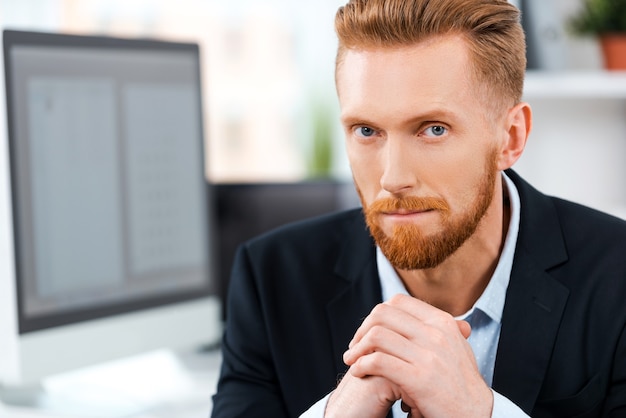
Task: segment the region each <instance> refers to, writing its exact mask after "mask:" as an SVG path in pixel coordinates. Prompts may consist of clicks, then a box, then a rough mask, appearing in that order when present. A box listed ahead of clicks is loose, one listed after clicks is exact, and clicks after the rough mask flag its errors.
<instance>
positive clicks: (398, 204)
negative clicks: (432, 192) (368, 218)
mask: <svg viewBox="0 0 626 418" xmlns="http://www.w3.org/2000/svg"><path fill="white" fill-rule="evenodd" d="M397 210H408V211H426V210H438V211H442V212H445V213H447V212H449V211H450V206H449V205H448V203H447V202H446V201H445V200H444V199H440V198H437V197H416V196H403V197H388V198H385V199H378V200H375V201H374V202H372V204H371V205H370V206H369V207H368V208H367V211H368V212H369V213H381V212H393V211H397Z"/></svg>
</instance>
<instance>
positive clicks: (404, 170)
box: [380, 138, 417, 195]
mask: <svg viewBox="0 0 626 418" xmlns="http://www.w3.org/2000/svg"><path fill="white" fill-rule="evenodd" d="M408 141H410V139H408ZM408 145H410V144H407V140H405V139H402V138H387V141H386V144H385V149H384V151H383V152H382V153H381V155H382V157H381V158H383V159H384V161H383V167H384V171H383V175H382V177H381V179H380V185H381V187H382V188H383V190H385V191H387V192H388V193H390V194H394V195H398V194H405V193H407V192H408V191H409V190H411V189H413V188H414V187H415V186H416V184H417V177H416V175H415V171H416V170H415V169H416V163H417V161H416V160H415V158H414V155H412V153H411V152H410V151H411V150H410V146H408Z"/></svg>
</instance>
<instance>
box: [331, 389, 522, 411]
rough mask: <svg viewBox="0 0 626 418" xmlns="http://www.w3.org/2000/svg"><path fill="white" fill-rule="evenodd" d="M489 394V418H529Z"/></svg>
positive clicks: (513, 406) (503, 399)
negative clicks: (490, 397)
mask: <svg viewBox="0 0 626 418" xmlns="http://www.w3.org/2000/svg"><path fill="white" fill-rule="evenodd" d="M491 392H492V393H493V410H492V411H491V418H529V416H528V415H526V414H525V413H524V411H522V410H521V409H520V407H519V406H517V405H515V404H514V403H513V402H511V401H510V400H509V399H507V398H505V397H504V396H502V395H500V394H499V393H498V392H496V391H495V390H493V389H492V390H491ZM322 416H323V415H322Z"/></svg>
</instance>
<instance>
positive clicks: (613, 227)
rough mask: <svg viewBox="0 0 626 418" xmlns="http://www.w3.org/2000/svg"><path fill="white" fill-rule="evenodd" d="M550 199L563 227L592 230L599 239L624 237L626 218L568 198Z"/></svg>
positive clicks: (625, 236)
mask: <svg viewBox="0 0 626 418" xmlns="http://www.w3.org/2000/svg"><path fill="white" fill-rule="evenodd" d="M552 199H553V201H554V205H555V207H556V210H557V212H558V214H559V219H560V221H561V222H562V225H563V226H564V228H566V229H569V228H572V229H576V230H579V231H581V232H585V233H587V232H592V235H595V236H598V237H599V238H600V239H607V238H610V237H615V238H620V237H621V238H622V239H625V238H626V220H624V219H621V218H619V217H617V216H614V215H611V214H608V213H606V212H602V211H600V210H597V209H594V208H590V207H588V206H584V205H581V204H578V203H574V202H570V201H568V200H564V199H560V198H556V197H553V198H552ZM624 243H625V244H626V241H624Z"/></svg>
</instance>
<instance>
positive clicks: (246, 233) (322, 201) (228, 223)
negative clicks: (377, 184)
mask: <svg viewBox="0 0 626 418" xmlns="http://www.w3.org/2000/svg"><path fill="white" fill-rule="evenodd" d="M213 188H214V191H213V193H214V198H215V201H216V208H217V210H216V218H217V237H218V238H217V239H218V241H217V243H218V245H217V253H218V254H219V260H220V263H219V270H218V271H219V274H218V278H219V280H218V285H219V286H218V289H219V294H220V299H221V300H224V301H225V300H226V297H227V294H228V286H229V282H230V272H231V268H232V263H233V260H234V258H235V252H236V250H237V248H238V247H239V245H241V244H242V243H244V242H245V241H247V240H249V239H250V238H253V237H255V236H257V235H260V234H262V233H264V232H267V231H269V230H271V229H274V228H277V227H280V226H282V225H285V224H287V223H291V222H295V221H300V220H303V219H306V218H311V217H315V216H320V215H324V214H328V213H331V212H336V211H339V210H344V209H351V208H354V207H359V206H360V201H359V197H358V195H357V193H356V190H355V188H354V185H353V183H352V181H346V180H340V179H317V180H305V181H297V182H256V183H218V184H214V185H213ZM223 306H224V308H225V307H226V304H224V305H223ZM223 318H224V319H226V310H225V309H224V310H223Z"/></svg>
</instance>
